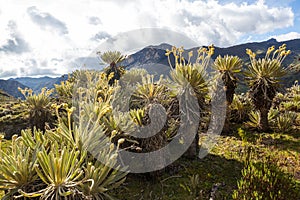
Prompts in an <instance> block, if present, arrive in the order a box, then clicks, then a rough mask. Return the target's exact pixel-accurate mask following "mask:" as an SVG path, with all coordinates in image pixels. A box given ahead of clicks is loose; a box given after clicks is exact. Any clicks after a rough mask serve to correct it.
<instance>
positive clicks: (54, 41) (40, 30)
mask: <svg viewBox="0 0 300 200" xmlns="http://www.w3.org/2000/svg"><path fill="white" fill-rule="evenodd" d="M237 1H238V2H239V3H219V2H218V1H216V0H211V1H204V0H194V1H189V0H181V1H178V0H161V1H156V0H147V1H140V0H126V1H119V0H110V1H107V0H99V1H92V0H78V1H76V3H74V1H73V0H65V1H64V2H63V6H62V5H61V2H59V1H48V2H47V3H46V2H45V1H36V2H35V4H32V3H26V2H23V3H19V2H18V1H17V0H4V2H3V8H1V18H0V24H1V25H2V24H4V25H5V24H8V22H9V21H14V22H15V23H16V25H17V27H18V32H19V36H22V37H20V38H22V40H23V41H26V43H28V46H30V50H31V51H30V52H24V53H22V55H21V56H18V57H16V56H15V55H13V54H11V53H9V52H3V51H2V52H0V56H1V59H0V69H2V72H3V73H4V71H5V69H6V68H7V66H11V68H10V70H12V68H13V69H15V70H16V72H18V71H19V75H21V72H20V70H19V69H20V68H22V69H26V68H27V69H28V73H30V72H31V71H32V70H31V69H30V70H29V68H30V67H32V66H30V65H29V64H28V62H26V61H27V60H30V59H34V60H35V61H36V65H35V66H34V67H35V68H37V69H39V68H43V67H48V68H49V69H50V70H52V72H53V73H65V72H68V70H69V69H70V68H69V65H70V63H74V61H75V60H76V59H77V58H81V57H86V56H88V55H90V54H91V53H92V52H93V50H95V49H96V47H98V46H99V45H100V43H101V42H102V41H103V40H104V38H110V40H113V39H114V37H113V36H117V38H119V42H118V43H115V45H119V47H120V48H122V49H126V50H128V49H129V50H130V49H136V48H140V47H141V45H144V44H146V43H147V42H148V44H151V42H156V43H158V42H160V41H161V42H167V41H166V39H167V38H168V34H167V33H165V34H164V33H162V32H160V33H159V34H158V33H152V34H150V35H149V34H148V36H147V37H146V36H145V35H144V36H143V35H139V34H138V35H137V36H136V37H135V35H132V36H131V37H129V38H127V39H126V37H122V39H120V37H121V35H123V36H124V35H126V34H121V35H120V34H119V33H124V32H128V31H132V30H136V29H140V28H162V29H168V30H172V31H176V32H179V33H182V34H184V35H186V36H187V37H189V38H190V40H192V41H194V42H195V43H196V44H198V45H208V44H211V43H214V44H215V45H217V46H229V45H232V44H236V43H238V42H239V40H240V38H241V37H245V36H247V37H248V36H249V35H250V36H251V34H252V35H256V34H265V33H268V32H271V31H274V30H277V29H281V28H285V27H289V26H293V20H294V13H293V12H292V9H291V8H289V7H282V6H281V7H279V6H278V7H270V6H267V5H266V3H265V2H264V1H262V0H259V1H257V2H254V3H240V2H241V1H240V0H237ZM131 33H133V34H134V31H133V32H131ZM127 35H128V34H127ZM250 36H249V37H250ZM278 37H279V36H278ZM0 38H1V39H0V47H3V45H5V44H6V45H7V44H8V43H9V39H11V34H10V32H9V30H7V27H5V26H3V27H2V26H0ZM91 38H93V39H91ZM102 38H103V39H102ZM115 39H116V38H115ZM15 41H16V40H15ZM121 41H122V42H121ZM173 41H174V44H175V43H176V42H177V43H179V44H180V43H181V45H185V46H186V45H188V43H187V42H188V41H187V40H185V42H186V43H184V41H183V40H182V39H178V38H177V39H176V38H173ZM10 43H11V44H12V42H10ZM17 43H18V42H16V43H14V44H17ZM126 45H127V46H126ZM102 46H103V45H102ZM104 46H105V45H104ZM54 60H55V62H54ZM58 60H59V62H58ZM77 60H78V59H77ZM44 65H47V66H44ZM72 67H74V66H72ZM42 71H43V70H41V72H42ZM44 71H45V70H44ZM2 75H3V74H2V73H0V77H2Z"/></svg>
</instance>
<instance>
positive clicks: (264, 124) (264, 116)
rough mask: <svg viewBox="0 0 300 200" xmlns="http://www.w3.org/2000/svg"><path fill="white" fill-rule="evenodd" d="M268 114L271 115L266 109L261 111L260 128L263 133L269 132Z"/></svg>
mask: <svg viewBox="0 0 300 200" xmlns="http://www.w3.org/2000/svg"><path fill="white" fill-rule="evenodd" d="M268 113H269V110H268V109H265V108H262V109H260V121H259V128H260V130H262V131H268V130H269V121H268Z"/></svg>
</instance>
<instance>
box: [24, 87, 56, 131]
mask: <svg viewBox="0 0 300 200" xmlns="http://www.w3.org/2000/svg"><path fill="white" fill-rule="evenodd" d="M19 90H20V92H21V93H22V94H23V95H24V97H25V99H26V100H25V101H26V103H27V105H28V108H29V123H30V126H31V128H33V127H36V128H37V129H40V130H43V131H44V130H45V123H47V122H50V121H51V116H52V115H51V99H50V96H51V94H52V93H53V89H51V90H47V89H46V88H42V90H41V92H40V93H39V94H34V93H33V91H32V90H31V89H28V88H26V89H21V88H19Z"/></svg>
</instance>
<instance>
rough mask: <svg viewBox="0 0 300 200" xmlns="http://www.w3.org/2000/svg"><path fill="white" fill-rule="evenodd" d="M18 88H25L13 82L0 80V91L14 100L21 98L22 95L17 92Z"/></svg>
mask: <svg viewBox="0 0 300 200" xmlns="http://www.w3.org/2000/svg"><path fill="white" fill-rule="evenodd" d="M18 88H22V89H24V88H26V86H25V85H23V84H22V83H19V82H18V81H15V80H1V79H0V89H1V90H3V91H4V92H5V93H7V94H8V95H11V96H13V97H16V98H23V95H22V94H21V92H20V91H19V90H18Z"/></svg>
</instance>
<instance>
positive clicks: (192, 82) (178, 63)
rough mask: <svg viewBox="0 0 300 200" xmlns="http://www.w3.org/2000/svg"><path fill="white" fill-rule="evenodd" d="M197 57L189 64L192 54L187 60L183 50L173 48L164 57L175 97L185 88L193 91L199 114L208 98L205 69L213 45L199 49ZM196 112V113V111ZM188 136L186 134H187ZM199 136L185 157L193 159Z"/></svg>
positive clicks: (203, 109)
mask: <svg viewBox="0 0 300 200" xmlns="http://www.w3.org/2000/svg"><path fill="white" fill-rule="evenodd" d="M197 52H198V55H197V57H196V61H195V62H194V63H192V62H191V58H192V56H193V52H192V51H190V52H189V53H188V58H187V59H185V58H184V56H183V53H184V49H183V48H182V47H181V48H176V47H173V48H172V49H171V50H168V49H167V50H166V56H168V61H169V65H170V67H171V69H172V70H171V72H170V77H171V80H172V83H173V84H172V86H171V89H172V88H173V89H172V91H173V92H174V94H175V95H177V96H178V95H184V93H185V92H187V91H186V90H187V88H188V87H191V88H192V89H193V92H194V95H195V96H196V98H197V99H198V105H199V108H200V114H203V113H204V112H205V110H206V109H205V108H206V99H207V98H208V92H209V89H208V82H207V74H206V69H207V66H208V65H209V63H210V58H211V56H212V55H213V54H214V47H213V45H211V46H209V47H208V48H204V47H203V48H199V50H198V51H197ZM170 55H173V56H174V58H175V62H174V63H175V66H172V62H171V56H170ZM196 112H197V111H196ZM187 134H188V133H187ZM198 142H199V135H198V134H197V135H196V137H195V139H194V141H193V143H192V145H191V146H190V148H189V149H188V151H187V152H186V156H187V157H190V158H195V157H196V156H197V153H198V148H199V147H198Z"/></svg>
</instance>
